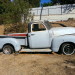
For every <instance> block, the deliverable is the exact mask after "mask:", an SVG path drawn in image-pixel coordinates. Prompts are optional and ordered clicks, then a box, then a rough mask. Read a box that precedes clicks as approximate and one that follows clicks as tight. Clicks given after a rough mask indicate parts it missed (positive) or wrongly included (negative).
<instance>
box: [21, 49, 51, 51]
mask: <svg viewBox="0 0 75 75" xmlns="http://www.w3.org/2000/svg"><path fill="white" fill-rule="evenodd" d="M20 52H51V49H22V50H21V51H20Z"/></svg>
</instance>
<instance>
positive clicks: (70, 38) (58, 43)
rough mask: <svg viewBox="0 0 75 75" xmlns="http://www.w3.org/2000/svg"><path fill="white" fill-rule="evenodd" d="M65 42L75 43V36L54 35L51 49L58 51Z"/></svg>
mask: <svg viewBox="0 0 75 75" xmlns="http://www.w3.org/2000/svg"><path fill="white" fill-rule="evenodd" d="M65 42H71V43H75V36H74V35H64V36H58V37H54V38H53V40H52V46H51V49H52V50H53V51H54V52H58V51H59V48H60V46H61V44H63V43H65Z"/></svg>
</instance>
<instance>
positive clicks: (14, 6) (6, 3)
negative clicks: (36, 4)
mask: <svg viewBox="0 0 75 75" xmlns="http://www.w3.org/2000/svg"><path fill="white" fill-rule="evenodd" d="M28 14H29V2H27V1H25V0H13V2H11V1H10V0H0V23H17V22H20V21H21V17H22V15H24V17H25V18H24V19H25V20H26V19H27V16H28Z"/></svg>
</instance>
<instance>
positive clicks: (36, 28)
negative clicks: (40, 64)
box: [32, 24, 46, 31]
mask: <svg viewBox="0 0 75 75" xmlns="http://www.w3.org/2000/svg"><path fill="white" fill-rule="evenodd" d="M44 30H46V28H45V26H44V25H42V24H33V25H32V31H44Z"/></svg>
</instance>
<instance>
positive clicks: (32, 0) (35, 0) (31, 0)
mask: <svg viewBox="0 0 75 75" xmlns="http://www.w3.org/2000/svg"><path fill="white" fill-rule="evenodd" d="M28 2H29V4H30V6H32V7H39V6H40V0H28Z"/></svg>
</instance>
